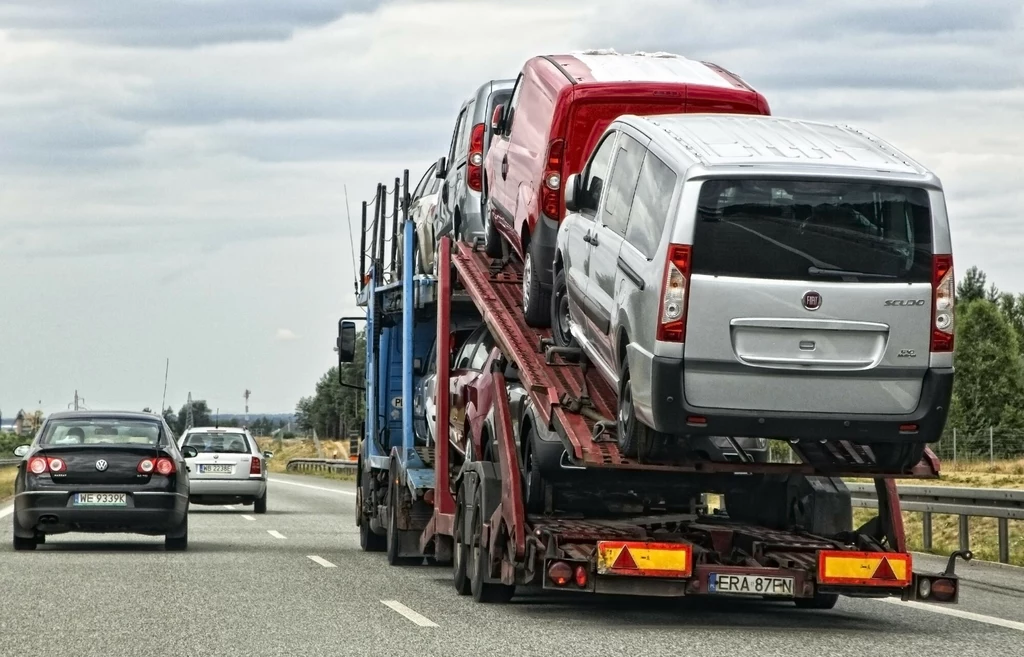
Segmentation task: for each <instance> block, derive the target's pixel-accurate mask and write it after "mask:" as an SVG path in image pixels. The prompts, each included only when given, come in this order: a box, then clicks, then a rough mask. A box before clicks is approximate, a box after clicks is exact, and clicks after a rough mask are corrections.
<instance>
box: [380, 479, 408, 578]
mask: <svg viewBox="0 0 1024 657" xmlns="http://www.w3.org/2000/svg"><path fill="white" fill-rule="evenodd" d="M389 497H390V499H391V501H390V503H389V504H388V532H387V534H386V535H385V541H386V545H387V551H388V563H389V564H390V565H392V566H406V565H409V563H410V561H411V560H410V559H409V557H402V556H400V554H401V553H400V548H401V545H402V539H401V535H400V534H399V533H398V532H399V531H400V530H399V529H398V499H397V498H398V495H397V494H396V492H395V490H394V489H392V491H391V495H389Z"/></svg>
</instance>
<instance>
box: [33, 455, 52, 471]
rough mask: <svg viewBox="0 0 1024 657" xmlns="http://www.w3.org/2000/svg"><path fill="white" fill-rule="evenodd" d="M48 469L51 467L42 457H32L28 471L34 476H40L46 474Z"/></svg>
mask: <svg viewBox="0 0 1024 657" xmlns="http://www.w3.org/2000/svg"><path fill="white" fill-rule="evenodd" d="M48 469H49V466H48V465H46V459H44V458H43V457H41V456H35V457H32V459H30V460H29V462H28V471H29V472H31V473H32V474H37V475H40V474H43V473H45V472H46V471H47V470H48Z"/></svg>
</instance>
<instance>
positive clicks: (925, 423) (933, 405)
mask: <svg viewBox="0 0 1024 657" xmlns="http://www.w3.org/2000/svg"><path fill="white" fill-rule="evenodd" d="M683 369H684V364H683V360H682V359H677V358H665V357H660V356H655V357H654V358H653V359H652V362H651V419H652V421H653V428H654V429H656V430H657V431H661V432H665V433H670V434H685V435H692V436H749V437H751V438H774V439H782V440H821V439H825V440H849V441H852V442H856V443H893V442H908V443H934V442H936V441H938V440H939V438H940V437H941V436H942V430H943V429H944V427H945V425H946V415H947V414H948V413H949V403H950V398H951V397H952V396H953V369H952V368H950V369H931V370H928V372H927V373H926V374H925V377H924V382H923V385H922V388H921V399H920V402H919V403H918V406H917V408H916V409H915V410H914V412H912V413H907V414H900V415H888V414H886V415H881V414H878V415H871V414H849V413H811V412H808V413H791V412H785V413H780V412H775V411H756V410H755V411H750V410H737V409H724V408H704V407H700V406H692V405H690V404H689V403H688V402H687V400H686V396H685V393H684V391H683ZM680 416H682V417H680ZM691 418H693V419H694V420H697V419H698V418H699V420H700V421H693V422H691V421H690V419H691ZM907 425H917V431H916V432H908V431H906V428H907ZM901 427H902V428H903V429H904V430H901Z"/></svg>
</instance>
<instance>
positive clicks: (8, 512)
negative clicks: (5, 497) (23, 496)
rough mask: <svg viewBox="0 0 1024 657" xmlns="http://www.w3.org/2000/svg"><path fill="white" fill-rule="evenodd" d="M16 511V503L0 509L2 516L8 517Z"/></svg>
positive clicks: (0, 515)
mask: <svg viewBox="0 0 1024 657" xmlns="http://www.w3.org/2000/svg"><path fill="white" fill-rule="evenodd" d="M12 513H14V505H13V504H12V505H10V506H9V507H7V508H6V509H0V518H6V517H7V516H9V515H11V514H12Z"/></svg>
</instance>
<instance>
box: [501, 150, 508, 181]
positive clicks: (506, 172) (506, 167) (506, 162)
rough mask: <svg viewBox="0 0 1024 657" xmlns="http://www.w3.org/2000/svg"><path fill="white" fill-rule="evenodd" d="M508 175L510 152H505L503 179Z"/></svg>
mask: <svg viewBox="0 0 1024 657" xmlns="http://www.w3.org/2000/svg"><path fill="white" fill-rule="evenodd" d="M507 176H508V153H506V154H505V157H503V158H501V179H502V180H505V178H506V177H507Z"/></svg>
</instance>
